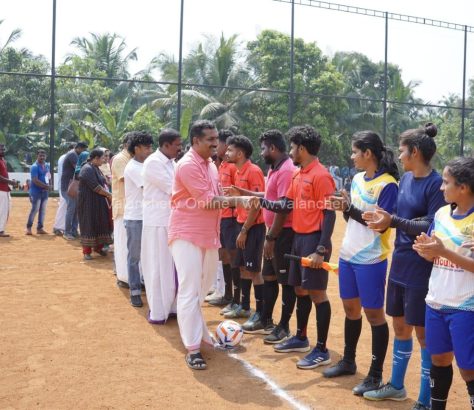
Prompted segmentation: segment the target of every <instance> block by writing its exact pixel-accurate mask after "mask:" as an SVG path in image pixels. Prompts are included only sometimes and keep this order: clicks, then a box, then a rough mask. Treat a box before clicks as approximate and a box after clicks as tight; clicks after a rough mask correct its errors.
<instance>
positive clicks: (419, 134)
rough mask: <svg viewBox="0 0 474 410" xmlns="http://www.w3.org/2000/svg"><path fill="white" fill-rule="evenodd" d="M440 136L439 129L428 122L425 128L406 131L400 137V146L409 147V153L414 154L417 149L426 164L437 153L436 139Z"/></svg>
mask: <svg viewBox="0 0 474 410" xmlns="http://www.w3.org/2000/svg"><path fill="white" fill-rule="evenodd" d="M437 134H438V128H437V127H436V125H434V124H433V123H432V122H428V123H426V124H425V125H424V127H420V128H414V129H411V130H406V131H404V132H403V133H402V134H401V135H400V144H402V145H405V146H406V147H408V152H409V153H410V154H412V153H413V150H414V149H415V148H416V149H417V150H418V151H420V153H421V155H422V157H423V159H424V161H425V163H426V164H429V162H430V161H431V158H433V156H434V154H435V153H436V143H435V141H434V138H435V137H436V135H437Z"/></svg>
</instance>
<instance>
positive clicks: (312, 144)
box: [286, 125, 321, 155]
mask: <svg viewBox="0 0 474 410" xmlns="http://www.w3.org/2000/svg"><path fill="white" fill-rule="evenodd" d="M286 136H287V138H288V140H289V141H290V142H292V143H293V144H295V145H298V146H300V145H301V146H303V147H305V148H306V150H307V151H308V153H309V154H310V155H318V152H319V148H321V135H319V133H318V132H317V131H316V130H315V129H314V128H313V127H311V126H310V125H298V126H296V127H293V128H290V130H289V131H288V132H287V134H286Z"/></svg>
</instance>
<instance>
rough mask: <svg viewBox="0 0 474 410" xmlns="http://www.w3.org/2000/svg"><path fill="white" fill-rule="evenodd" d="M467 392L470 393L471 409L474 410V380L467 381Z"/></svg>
mask: <svg viewBox="0 0 474 410" xmlns="http://www.w3.org/2000/svg"><path fill="white" fill-rule="evenodd" d="M466 386H467V392H468V393H469V399H470V400H471V409H472V410H474V380H471V381H470V382H466Z"/></svg>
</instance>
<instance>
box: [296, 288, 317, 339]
mask: <svg viewBox="0 0 474 410" xmlns="http://www.w3.org/2000/svg"><path fill="white" fill-rule="evenodd" d="M312 306H313V302H312V301H311V298H310V297H309V295H306V296H296V328H297V329H296V336H297V337H298V338H299V339H301V340H305V339H306V328H307V327H308V319H309V314H310V313H311V307H312Z"/></svg>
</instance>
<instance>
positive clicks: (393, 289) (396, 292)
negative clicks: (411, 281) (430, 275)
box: [385, 277, 428, 327]
mask: <svg viewBox="0 0 474 410" xmlns="http://www.w3.org/2000/svg"><path fill="white" fill-rule="evenodd" d="M427 293H428V289H423V288H411V287H407V286H403V285H400V284H398V283H395V282H392V281H391V280H390V277H389V279H388V285H387V306H386V308H385V309H386V312H387V315H389V316H392V317H401V316H405V323H406V324H407V325H410V326H420V327H424V326H425V311H426V303H425V297H426V294H427Z"/></svg>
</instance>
